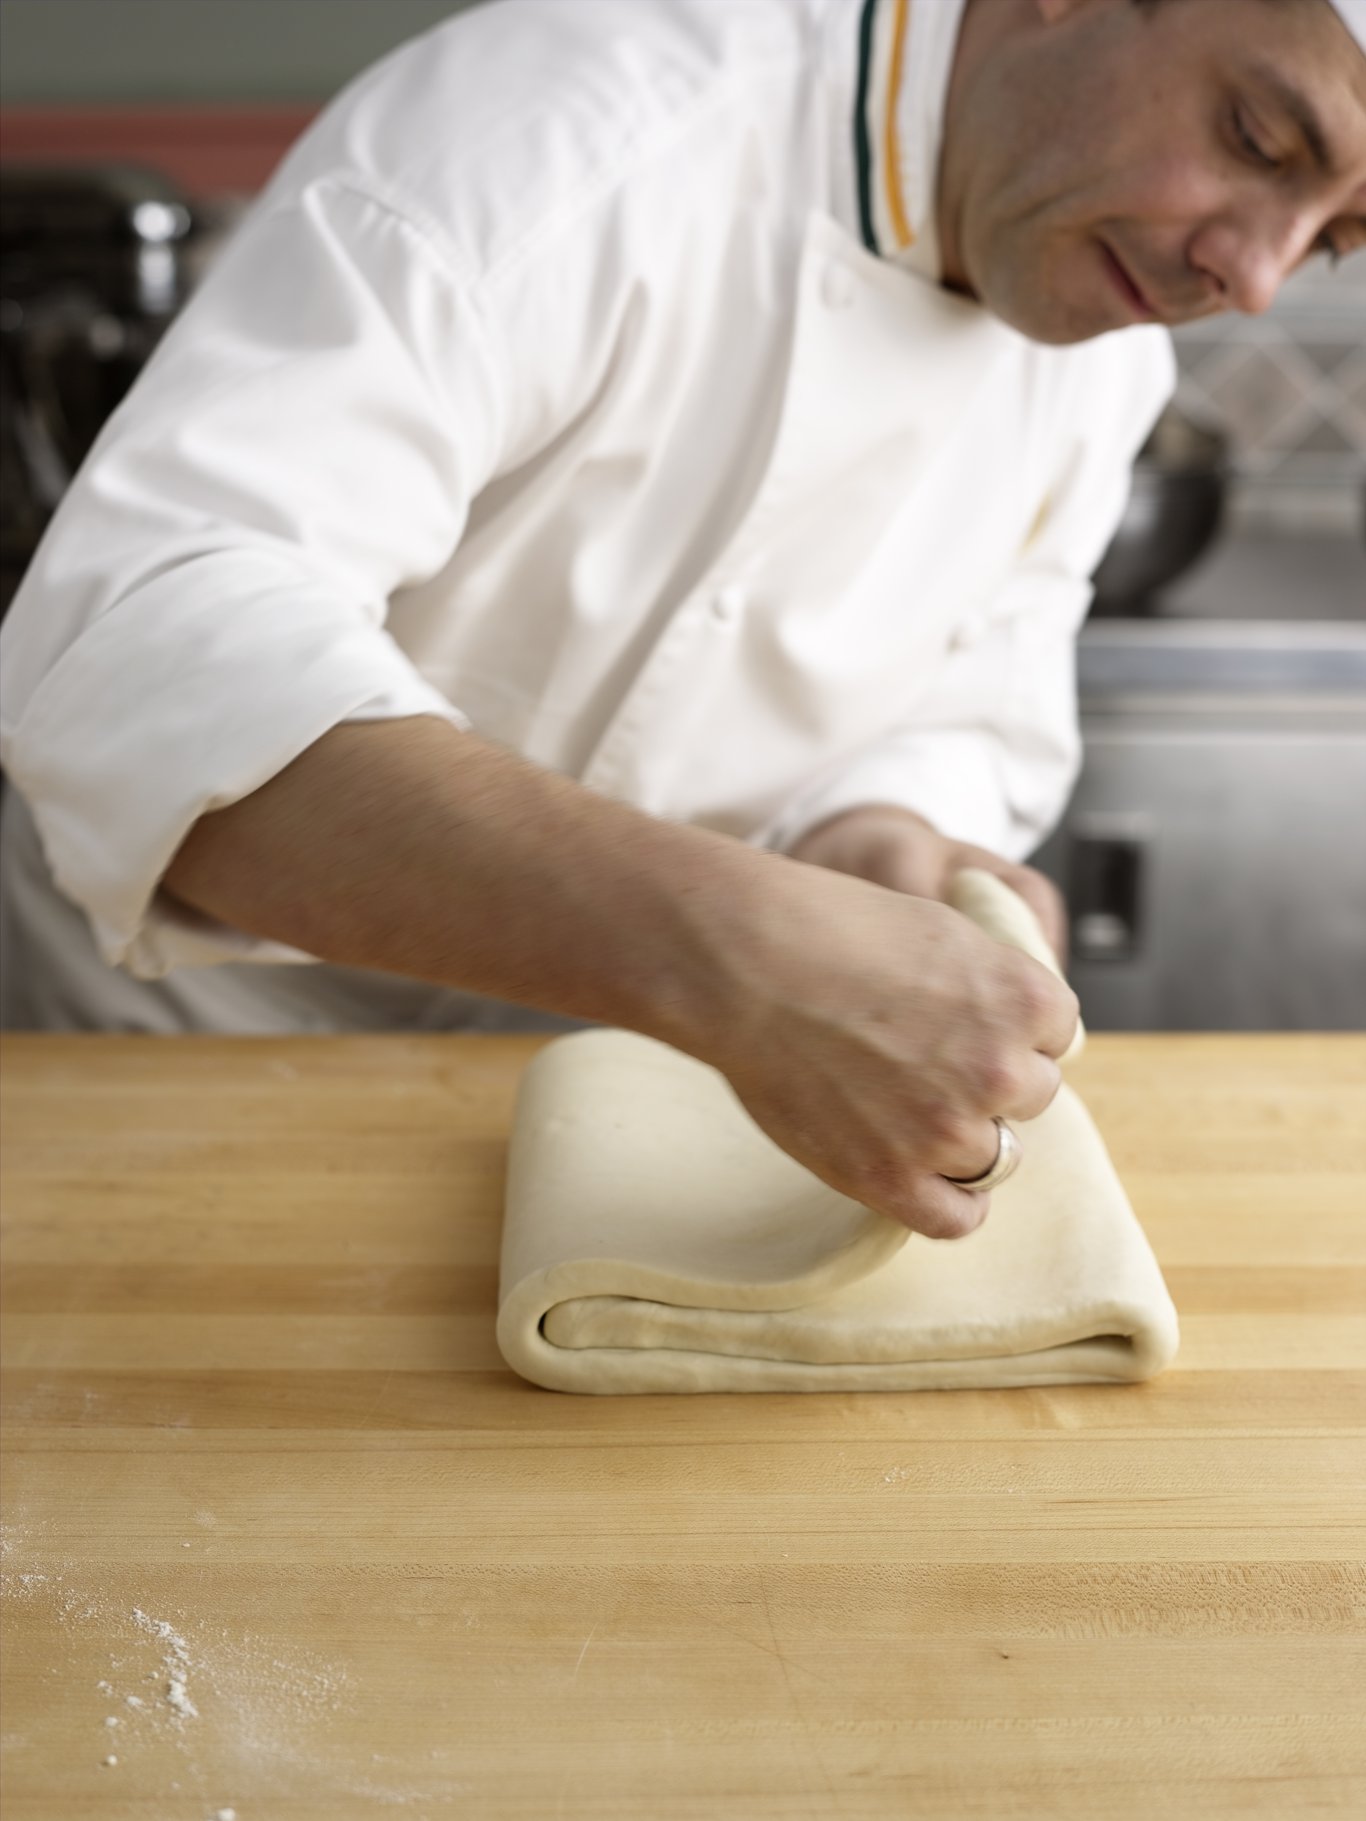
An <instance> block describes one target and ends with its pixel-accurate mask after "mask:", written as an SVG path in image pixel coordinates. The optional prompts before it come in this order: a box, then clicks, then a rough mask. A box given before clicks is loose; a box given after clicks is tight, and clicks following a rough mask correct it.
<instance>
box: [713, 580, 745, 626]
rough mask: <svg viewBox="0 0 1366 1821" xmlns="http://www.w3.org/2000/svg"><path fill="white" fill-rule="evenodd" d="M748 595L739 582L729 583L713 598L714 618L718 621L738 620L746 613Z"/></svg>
mask: <svg viewBox="0 0 1366 1821" xmlns="http://www.w3.org/2000/svg"><path fill="white" fill-rule="evenodd" d="M745 600H746V595H745V591H744V589H743V588H741V587H740V585H739V583H738V582H727V583H726V585H725V587H724V588H718V589H717V591H716V593H715V594H714V595H713V596H712V597H711V610H712V616H713V618H715V619H718V620H726V621H729V620H736V619H739V617H740V615H741V614H742V613H743V612H744V607H745Z"/></svg>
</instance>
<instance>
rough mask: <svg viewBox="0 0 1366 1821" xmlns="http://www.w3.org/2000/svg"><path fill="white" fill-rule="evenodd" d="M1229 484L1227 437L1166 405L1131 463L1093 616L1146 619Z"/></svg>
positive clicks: (1207, 537) (1216, 512) (1208, 526)
mask: <svg viewBox="0 0 1366 1821" xmlns="http://www.w3.org/2000/svg"><path fill="white" fill-rule="evenodd" d="M1227 487H1228V438H1227V437H1226V436H1225V435H1224V433H1223V432H1222V431H1221V430H1216V429H1214V428H1212V427H1210V426H1207V425H1204V424H1198V423H1196V422H1194V421H1193V420H1192V419H1191V418H1188V417H1186V416H1184V415H1183V414H1182V413H1180V412H1178V411H1176V410H1174V409H1171V408H1169V409H1168V410H1167V411H1165V412H1164V413H1163V414H1162V416H1161V417H1160V418H1159V419H1158V421H1157V423H1156V425H1155V426H1154V428H1153V431H1152V434H1151V435H1150V436H1149V438H1148V440H1147V442H1146V443H1145V444H1144V445H1143V448H1142V449H1141V450H1140V451H1139V454H1138V459H1137V461H1136V462H1135V464H1134V476H1133V487H1132V490H1131V492H1130V494H1129V503H1128V505H1127V506H1126V507H1125V510H1124V516H1123V518H1122V519H1121V520H1120V522H1119V527H1118V529H1117V530H1116V532H1115V535H1114V537H1113V538H1112V540H1111V542H1110V547H1109V549H1108V550H1107V551H1106V552H1105V555H1104V556H1103V557H1102V558H1101V560H1100V564H1099V567H1098V568H1097V569H1096V572H1095V575H1094V576H1093V578H1092V580H1093V583H1094V587H1095V599H1094V601H1093V603H1092V607H1091V612H1092V614H1093V615H1100V616H1102V617H1104V616H1111V617H1119V616H1123V617H1125V618H1133V619H1138V618H1144V617H1147V616H1150V615H1152V614H1155V613H1157V612H1159V611H1160V608H1159V604H1158V598H1157V597H1158V595H1159V594H1160V592H1161V590H1162V589H1163V588H1165V587H1166V586H1167V585H1168V583H1170V582H1173V581H1175V579H1176V578H1177V576H1179V575H1183V574H1184V573H1185V571H1186V570H1187V569H1189V568H1190V567H1191V565H1192V564H1193V563H1194V562H1195V560H1196V558H1197V557H1199V556H1200V555H1201V554H1202V553H1203V552H1204V551H1205V550H1206V549H1207V548H1208V547H1209V545H1210V544H1211V543H1212V542H1213V540H1214V538H1215V536H1216V534H1217V533H1218V530H1219V527H1220V524H1221V523H1222V521H1223V512H1224V498H1225V494H1226V492H1227Z"/></svg>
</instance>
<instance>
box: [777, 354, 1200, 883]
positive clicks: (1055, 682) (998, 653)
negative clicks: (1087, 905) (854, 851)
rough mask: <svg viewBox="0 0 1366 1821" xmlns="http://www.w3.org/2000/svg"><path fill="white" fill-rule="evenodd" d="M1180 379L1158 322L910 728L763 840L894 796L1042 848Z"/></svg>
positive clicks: (1072, 447)
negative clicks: (1081, 691)
mask: <svg viewBox="0 0 1366 1821" xmlns="http://www.w3.org/2000/svg"><path fill="white" fill-rule="evenodd" d="M1174 377H1175V370H1174V361H1173V358H1172V355H1171V350H1170V344H1169V342H1168V340H1167V337H1166V336H1165V334H1160V333H1159V334H1158V335H1156V336H1154V335H1149V334H1148V332H1146V331H1145V332H1144V346H1143V349H1142V351H1141V353H1140V354H1139V357H1138V358H1137V359H1135V360H1134V361H1133V362H1132V364H1131V365H1130V367H1129V370H1128V372H1127V373H1125V374H1123V381H1124V383H1122V384H1118V385H1117V384H1116V383H1115V382H1114V380H1113V378H1112V379H1111V380H1110V383H1109V385H1108V387H1104V386H1103V387H1101V388H1099V389H1098V394H1097V395H1093V403H1092V405H1091V408H1090V409H1089V410H1083V411H1082V412H1081V414H1080V415H1079V418H1078V428H1077V431H1076V433H1075V434H1074V435H1072V436H1070V437H1069V438H1068V439H1067V441H1066V443H1065V444H1064V453H1063V456H1062V458H1061V460H1060V461H1059V464H1058V470H1057V472H1056V474H1055V476H1054V478H1053V482H1052V484H1051V486H1050V487H1049V488H1048V490H1047V493H1046V496H1045V498H1044V500H1043V503H1042V505H1041V508H1040V510H1039V513H1038V516H1037V518H1036V520H1035V523H1034V526H1033V529H1032V531H1031V533H1030V536H1029V538H1028V539H1027V540H1026V542H1025V544H1024V546H1023V548H1022V549H1021V551H1020V553H1019V555H1018V558H1017V560H1016V562H1015V563H1014V565H1013V567H1012V569H1011V571H1010V573H1009V575H1008V576H1007V577H1006V578H1005V580H1004V581H1003V583H1002V585H1001V586H1000V588H999V589H998V590H997V591H996V593H995V594H994V596H993V597H992V599H991V600H990V602H989V603H988V604H987V606H986V607H985V608H984V609H980V610H974V611H972V612H969V613H967V614H965V615H964V616H963V617H962V618H961V619H960V620H959V622H958V625H957V627H956V630H955V631H954V633H953V635H952V637H951V639H950V640H949V642H948V646H947V649H946V650H945V652H944V654H943V657H942V659H941V661H940V662H939V663H938V665H937V666H936V667H935V669H934V672H933V675H932V676H931V678H930V679H929V680H928V682H927V683H925V684H924V685H923V686H922V687H920V688H919V689H917V690H916V692H915V699H914V703H913V705H911V706H910V707H909V708H908V711H907V715H906V719H905V721H904V723H902V724H901V725H899V726H897V727H894V728H892V729H890V730H888V731H885V732H884V733H883V734H882V735H880V736H879V737H878V738H876V739H874V740H872V741H870V743H869V744H868V746H866V747H865V748H863V749H862V750H861V751H858V752H855V753H852V754H848V755H846V756H845V757H844V758H843V759H842V760H841V761H840V762H838V763H837V764H834V765H831V766H829V767H827V768H826V769H825V770H824V771H822V773H821V774H820V775H819V776H818V777H815V778H813V779H811V780H809V781H808V783H807V785H806V786H805V787H804V788H803V789H802V790H801V791H800V792H798V793H796V794H794V796H793V797H792V799H791V800H790V801H789V802H788V803H787V804H785V805H784V807H783V808H782V810H781V811H780V813H779V814H778V815H777V816H775V817H774V818H773V819H772V820H771V821H770V822H769V823H768V824H767V825H766V826H765V827H764V828H762V829H760V830H759V831H757V833H756V834H755V835H754V836H753V837H752V841H753V843H754V844H755V845H759V846H764V847H768V848H772V849H776V850H777V851H779V852H784V851H787V850H788V849H790V848H791V847H793V846H794V845H795V844H796V842H798V841H799V840H800V839H801V837H802V836H803V835H804V834H806V833H807V832H808V831H810V830H811V829H813V828H815V827H816V826H817V825H818V824H819V823H822V822H825V821H828V820H829V819H830V818H831V817H832V816H836V815H839V814H841V813H843V812H844V811H845V810H849V809H856V808H860V807H862V806H864V805H868V804H891V805H893V806H895V807H898V808H903V809H909V810H914V811H915V812H916V813H917V814H919V815H921V816H924V817H925V819H926V820H927V821H929V822H931V823H932V824H933V825H934V826H935V827H936V828H937V829H939V830H940V832H941V833H943V834H945V835H948V836H949V837H950V838H952V839H954V840H958V841H970V842H973V843H975V844H976V845H978V846H980V847H986V848H989V849H991V850H992V851H993V852H995V853H998V854H1001V855H1002V856H1004V857H1005V858H1008V859H1012V860H1022V859H1024V858H1026V857H1027V856H1028V855H1029V854H1030V853H1032V852H1033V850H1034V849H1035V848H1036V847H1037V846H1038V845H1039V843H1040V842H1041V841H1042V840H1043V839H1044V837H1045V836H1046V835H1047V834H1048V832H1049V831H1050V829H1051V828H1052V827H1053V826H1054V824H1055V823H1056V821H1057V820H1058V818H1059V817H1060V816H1061V814H1062V811H1063V809H1064V807H1065V806H1066V803H1067V798H1068V796H1069V794H1070V793H1071V790H1072V787H1073V785H1074V784H1075V782H1076V778H1077V773H1078V770H1079V767H1080V762H1081V740H1080V733H1079V729H1078V723H1077V700H1076V636H1077V633H1078V630H1079V629H1080V626H1081V623H1082V621H1083V619H1084V618H1085V616H1086V611H1087V608H1088V607H1089V605H1090V601H1091V594H1092V587H1091V582H1090V577H1091V575H1092V573H1093V571H1094V570H1095V568H1096V565H1097V564H1098V563H1099V561H1100V559H1101V557H1102V556H1103V555H1104V553H1105V550H1106V547H1107V546H1108V544H1109V542H1110V539H1111V537H1112V536H1113V535H1114V531H1115V528H1116V526H1117V525H1118V523H1119V521H1120V519H1121V517H1122V515H1123V512H1124V506H1125V502H1126V500H1127V498H1128V494H1129V488H1130V484H1131V478H1132V466H1133V460H1134V457H1135V455H1136V453H1137V451H1138V448H1139V446H1140V445H1141V443H1142V442H1143V440H1144V439H1145V438H1146V436H1147V434H1148V432H1149V430H1150V429H1151V428H1152V425H1153V423H1154V421H1155V420H1156V418H1157V416H1158V414H1159V413H1160V411H1161V409H1162V406H1163V405H1164V404H1165V403H1166V401H1167V399H1168V398H1169V397H1170V396H1171V391H1172V386H1173V383H1174ZM1107 394H1108V395H1107ZM1095 396H1098V397H1099V400H1100V401H1101V402H1100V404H1099V405H1096V404H1095V403H1094V397H1095Z"/></svg>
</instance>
